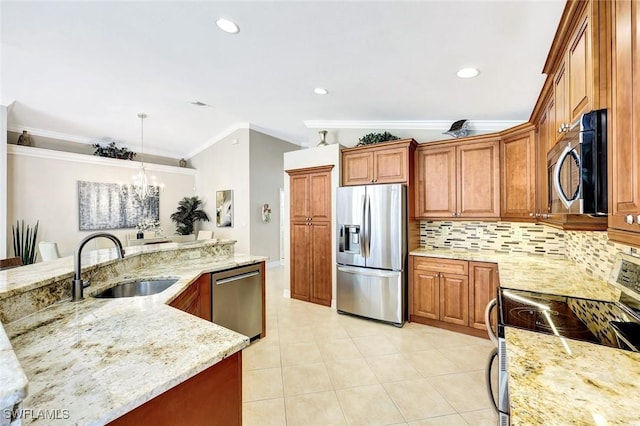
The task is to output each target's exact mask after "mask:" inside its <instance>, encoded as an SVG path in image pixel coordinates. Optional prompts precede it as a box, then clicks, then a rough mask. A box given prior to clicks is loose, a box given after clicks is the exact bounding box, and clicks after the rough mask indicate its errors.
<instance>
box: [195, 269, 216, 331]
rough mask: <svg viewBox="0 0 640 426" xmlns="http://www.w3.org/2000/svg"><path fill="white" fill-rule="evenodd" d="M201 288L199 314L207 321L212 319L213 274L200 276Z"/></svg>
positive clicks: (199, 285) (199, 284)
mask: <svg viewBox="0 0 640 426" xmlns="http://www.w3.org/2000/svg"><path fill="white" fill-rule="evenodd" d="M198 287H199V289H200V312H199V314H198V316H199V317H200V318H202V319H205V320H207V321H211V320H212V319H213V318H212V315H211V274H202V275H201V276H200V278H198Z"/></svg>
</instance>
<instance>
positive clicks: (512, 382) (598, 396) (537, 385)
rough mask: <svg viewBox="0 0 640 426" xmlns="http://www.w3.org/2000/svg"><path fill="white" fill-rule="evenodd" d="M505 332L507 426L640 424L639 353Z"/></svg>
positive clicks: (507, 329) (549, 337)
mask: <svg viewBox="0 0 640 426" xmlns="http://www.w3.org/2000/svg"><path fill="white" fill-rule="evenodd" d="M505 334H506V343H507V344H506V347H507V371H508V377H509V379H508V383H509V404H510V421H511V424H512V425H514V426H515V425H533V424H540V425H542V424H557V423H558V422H559V421H560V422H561V423H562V424H583V425H587V424H594V425H595V424H601V425H604V424H610V425H613V424H625V425H630V424H636V425H637V424H640V414H638V407H640V353H635V352H630V351H625V350H623V349H616V348H611V347H608V346H601V345H595V344H592V343H588V342H581V341H577V340H572V339H567V338H563V337H558V336H551V335H546V334H542V333H535V332H532V331H527V330H520V329H517V328H512V327H506V328H505ZM534 346H535V348H536V350H531V349H532V347H534Z"/></svg>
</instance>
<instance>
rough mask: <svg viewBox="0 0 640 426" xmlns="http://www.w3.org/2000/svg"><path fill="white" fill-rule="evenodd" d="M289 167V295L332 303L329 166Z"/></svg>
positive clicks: (321, 302) (310, 300) (324, 303)
mask: <svg viewBox="0 0 640 426" xmlns="http://www.w3.org/2000/svg"><path fill="white" fill-rule="evenodd" d="M332 168H333V166H322V167H312V168H306V169H296V170H288V171H287V173H288V174H289V183H290V185H289V188H290V208H289V211H290V222H291V224H290V227H291V232H290V234H291V253H290V259H291V261H290V264H291V265H290V267H291V273H290V276H291V277H290V282H291V297H292V298H294V299H300V300H305V301H308V302H313V303H318V304H320V305H325V306H331V296H332V294H331V272H332V269H331V268H332V262H331V247H332V245H331V232H332V225H331V169H332Z"/></svg>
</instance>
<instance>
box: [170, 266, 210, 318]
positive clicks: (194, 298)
mask: <svg viewBox="0 0 640 426" xmlns="http://www.w3.org/2000/svg"><path fill="white" fill-rule="evenodd" d="M169 305H170V306H173V307H174V308H177V309H180V310H181V311H184V312H187V313H189V314H191V315H195V316H197V317H200V318H202V319H205V320H207V321H211V319H212V315H211V274H202V275H200V277H199V278H198V279H197V280H196V281H195V282H194V283H193V284H191V285H190V286H189V287H188V288H187V289H185V290H184V291H183V292H182V293H180V294H179V295H178V297H176V298H175V299H173V301H171V303H170V304H169Z"/></svg>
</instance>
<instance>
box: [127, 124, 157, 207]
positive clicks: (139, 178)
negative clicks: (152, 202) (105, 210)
mask: <svg viewBox="0 0 640 426" xmlns="http://www.w3.org/2000/svg"><path fill="white" fill-rule="evenodd" d="M138 118H140V171H139V172H138V174H137V175H135V176H133V184H131V185H127V188H128V190H129V191H130V192H131V193H133V194H134V195H135V196H136V197H137V198H138V199H139V200H140V201H145V200H146V199H147V198H149V197H154V196H157V195H158V192H159V190H160V185H159V184H158V183H157V182H156V177H155V176H151V179H149V178H148V177H147V171H146V167H145V165H144V119H145V118H147V114H145V113H140V114H138Z"/></svg>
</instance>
